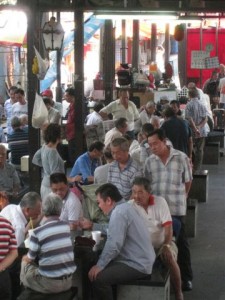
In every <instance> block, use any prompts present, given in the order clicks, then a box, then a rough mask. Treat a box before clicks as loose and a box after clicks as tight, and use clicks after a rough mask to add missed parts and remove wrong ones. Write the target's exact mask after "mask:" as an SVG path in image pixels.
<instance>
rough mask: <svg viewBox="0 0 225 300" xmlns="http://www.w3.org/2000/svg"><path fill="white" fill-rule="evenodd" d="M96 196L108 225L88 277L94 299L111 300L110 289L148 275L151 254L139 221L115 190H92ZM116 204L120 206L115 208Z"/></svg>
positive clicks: (132, 209)
mask: <svg viewBox="0 0 225 300" xmlns="http://www.w3.org/2000/svg"><path fill="white" fill-rule="evenodd" d="M96 196H97V202H98V206H99V208H101V210H102V211H103V212H104V213H105V214H108V215H110V221H109V227H108V234H107V241H106V244H105V247H104V249H103V251H102V254H101V256H100V258H99V260H98V262H97V264H96V265H95V266H93V267H92V268H91V269H90V271H89V274H88V275H89V279H90V280H91V281H92V284H93V291H94V296H95V297H96V298H95V299H98V300H100V299H101V300H113V295H112V289H111V286H112V285H115V284H120V283H124V282H128V281H132V280H135V279H139V278H143V277H145V276H147V275H149V274H151V272H152V266H153V263H154V260H155V252H154V249H153V246H152V243H151V239H150V236H149V233H148V230H147V228H146V225H145V223H144V221H143V219H142V218H141V217H140V216H139V214H138V213H137V211H136V210H135V209H134V208H133V207H132V205H130V204H128V203H126V201H125V200H123V199H122V196H121V195H120V193H119V191H118V189H117V187H116V186H114V185H113V184H111V183H106V184H104V185H102V186H100V187H99V188H98V189H97V190H96ZM118 202H124V203H121V204H120V205H116V204H117V203H118Z"/></svg>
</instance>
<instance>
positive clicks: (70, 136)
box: [66, 103, 75, 141]
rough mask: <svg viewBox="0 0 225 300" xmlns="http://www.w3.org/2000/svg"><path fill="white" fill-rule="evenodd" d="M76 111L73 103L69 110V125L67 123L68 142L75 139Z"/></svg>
mask: <svg viewBox="0 0 225 300" xmlns="http://www.w3.org/2000/svg"><path fill="white" fill-rule="evenodd" d="M74 123H75V111H74V104H73V103H71V104H70V106H69V108H68V115H67V123H66V138H67V140H68V141H70V140H72V139H74V138H75V125H74Z"/></svg>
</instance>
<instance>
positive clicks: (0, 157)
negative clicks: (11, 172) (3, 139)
mask: <svg viewBox="0 0 225 300" xmlns="http://www.w3.org/2000/svg"><path fill="white" fill-rule="evenodd" d="M6 158H7V150H6V147H5V146H4V145H2V144H0V168H3V167H4V165H5V162H6Z"/></svg>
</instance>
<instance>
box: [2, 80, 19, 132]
mask: <svg viewBox="0 0 225 300" xmlns="http://www.w3.org/2000/svg"><path fill="white" fill-rule="evenodd" d="M16 90H17V86H14V85H13V86H11V87H10V88H9V96H10V98H9V99H7V100H6V101H5V103H4V114H5V117H6V123H7V133H10V131H11V129H12V128H11V116H12V105H13V104H14V103H16V102H17V99H16V97H15V91H16Z"/></svg>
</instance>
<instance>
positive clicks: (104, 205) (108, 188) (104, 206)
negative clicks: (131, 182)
mask: <svg viewBox="0 0 225 300" xmlns="http://www.w3.org/2000/svg"><path fill="white" fill-rule="evenodd" d="M95 194H96V196H97V203H98V206H99V208H100V209H101V210H102V211H103V213H104V214H106V215H107V214H108V213H109V212H110V211H111V210H112V208H113V207H114V206H115V203H116V202H119V201H120V200H122V196H121V195H120V192H119V190H118V189H117V187H116V186H115V185H113V184H112V183H105V184H103V185H101V186H100V187H99V188H97V190H96V191H95Z"/></svg>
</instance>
